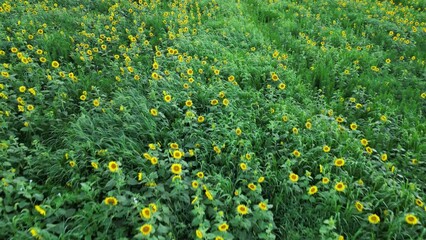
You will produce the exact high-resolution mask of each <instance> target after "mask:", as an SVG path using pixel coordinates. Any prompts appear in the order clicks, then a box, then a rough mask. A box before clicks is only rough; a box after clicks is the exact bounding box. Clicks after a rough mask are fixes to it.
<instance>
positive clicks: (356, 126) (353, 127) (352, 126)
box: [350, 123, 358, 131]
mask: <svg viewBox="0 0 426 240" xmlns="http://www.w3.org/2000/svg"><path fill="white" fill-rule="evenodd" d="M350 127H351V129H352V130H354V131H355V130H356V129H357V128H358V125H356V123H351V125H350Z"/></svg>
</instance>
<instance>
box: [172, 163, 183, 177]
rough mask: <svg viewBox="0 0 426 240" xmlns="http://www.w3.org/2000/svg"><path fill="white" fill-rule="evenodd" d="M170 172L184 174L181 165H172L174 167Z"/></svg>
mask: <svg viewBox="0 0 426 240" xmlns="http://www.w3.org/2000/svg"><path fill="white" fill-rule="evenodd" d="M170 170H171V171H172V173H174V174H177V175H178V174H181V172H182V165H180V164H179V163H174V164H172V166H171V167H170Z"/></svg>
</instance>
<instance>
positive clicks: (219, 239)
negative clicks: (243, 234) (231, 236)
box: [214, 236, 224, 240]
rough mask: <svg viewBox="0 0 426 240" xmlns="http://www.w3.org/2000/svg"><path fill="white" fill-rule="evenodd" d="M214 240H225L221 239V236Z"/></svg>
mask: <svg viewBox="0 0 426 240" xmlns="http://www.w3.org/2000/svg"><path fill="white" fill-rule="evenodd" d="M214 240H224V239H223V237H221V236H216V237H215V238H214Z"/></svg>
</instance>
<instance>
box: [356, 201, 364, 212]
mask: <svg viewBox="0 0 426 240" xmlns="http://www.w3.org/2000/svg"><path fill="white" fill-rule="evenodd" d="M355 207H356V210H358V212H362V210H363V209H364V205H363V204H362V203H361V202H360V201H356V202H355Z"/></svg>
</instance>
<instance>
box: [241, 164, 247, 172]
mask: <svg viewBox="0 0 426 240" xmlns="http://www.w3.org/2000/svg"><path fill="white" fill-rule="evenodd" d="M240 168H241V170H243V171H245V170H247V164H245V163H240Z"/></svg>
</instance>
